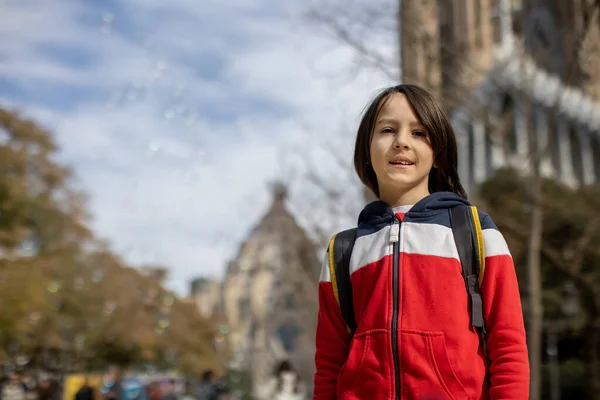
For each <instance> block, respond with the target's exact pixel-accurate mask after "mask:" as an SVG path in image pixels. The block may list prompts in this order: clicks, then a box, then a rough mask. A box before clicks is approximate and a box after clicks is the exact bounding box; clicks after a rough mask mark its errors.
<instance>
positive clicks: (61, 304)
mask: <svg viewBox="0 0 600 400" xmlns="http://www.w3.org/2000/svg"><path fill="white" fill-rule="evenodd" d="M54 309H55V310H56V311H62V310H64V309H65V301H64V300H63V299H58V300H56V301H55V302H54Z"/></svg>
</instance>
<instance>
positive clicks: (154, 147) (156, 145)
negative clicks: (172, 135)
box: [148, 140, 161, 153]
mask: <svg viewBox="0 0 600 400" xmlns="http://www.w3.org/2000/svg"><path fill="white" fill-rule="evenodd" d="M160 147H161V144H160V142H159V141H157V140H151V141H150V143H148V151H150V152H152V153H156V152H157V151H159V150H160Z"/></svg>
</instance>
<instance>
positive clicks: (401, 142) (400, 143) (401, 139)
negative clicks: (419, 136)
mask: <svg viewBox="0 0 600 400" xmlns="http://www.w3.org/2000/svg"><path fill="white" fill-rule="evenodd" d="M408 137H409V135H408V134H407V133H406V132H403V131H400V132H398V133H396V135H395V136H394V144H393V146H394V149H396V150H400V149H408V147H409V145H408Z"/></svg>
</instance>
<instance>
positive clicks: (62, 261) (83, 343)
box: [0, 108, 220, 374]
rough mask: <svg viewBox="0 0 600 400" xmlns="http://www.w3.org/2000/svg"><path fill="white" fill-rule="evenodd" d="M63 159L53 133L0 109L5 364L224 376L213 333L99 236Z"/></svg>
mask: <svg viewBox="0 0 600 400" xmlns="http://www.w3.org/2000/svg"><path fill="white" fill-rule="evenodd" d="M58 150H59V149H58V147H57V146H56V144H55V143H54V140H53V136H52V134H51V133H50V132H48V131H47V130H45V129H43V128H42V127H40V126H39V125H37V124H36V123H35V122H33V121H31V120H28V119H25V118H23V117H21V116H20V115H19V114H18V113H16V112H12V111H9V110H5V109H2V108H0V311H1V312H0V357H2V358H4V359H5V360H9V361H11V362H15V361H16V360H17V356H20V358H21V359H22V358H23V357H24V358H25V360H26V361H27V363H26V364H27V365H28V366H31V367H41V368H50V369H66V370H71V369H79V370H84V369H88V368H105V367H106V366H107V365H109V364H118V365H122V366H133V365H139V364H141V363H144V362H153V363H155V364H157V365H162V366H164V367H179V368H180V369H183V370H185V371H189V372H192V373H196V374H199V373H200V372H201V371H202V370H203V369H205V368H207V367H211V368H212V369H215V370H219V369H220V366H219V363H218V359H217V353H216V349H215V348H214V346H213V340H214V337H215V330H214V327H213V326H212V324H211V323H210V322H209V321H207V320H205V319H203V318H202V317H201V316H200V315H199V313H198V312H197V311H196V310H195V308H194V306H193V304H188V303H187V302H185V301H183V300H180V299H178V298H177V297H176V296H175V295H174V294H173V293H171V292H169V291H167V290H165V289H164V288H163V286H162V283H163V282H162V280H161V279H156V276H154V275H155V274H154V275H152V274H148V275H145V274H143V273H142V272H141V271H140V270H138V269H135V268H132V267H130V266H128V265H126V263H125V262H124V261H123V260H121V259H120V257H118V256H117V255H115V254H113V253H112V252H111V251H110V249H109V246H108V245H107V244H106V243H103V242H102V241H101V240H99V239H98V238H96V237H95V236H94V235H93V233H92V231H91V229H90V228H89V226H88V220H89V216H88V213H87V210H86V208H85V195H84V194H83V193H81V192H79V191H77V190H76V189H75V188H74V182H73V180H72V172H71V170H70V169H69V168H68V167H65V166H63V165H61V164H60V163H58V162H56V161H55V160H56V153H57V152H58ZM159 269H160V268H159ZM157 270H158V269H157V268H154V269H152V270H151V271H150V272H156V271H157ZM163 271H164V269H163ZM163 275H164V273H163ZM163 278H164V276H163Z"/></svg>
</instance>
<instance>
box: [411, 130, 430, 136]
mask: <svg viewBox="0 0 600 400" xmlns="http://www.w3.org/2000/svg"><path fill="white" fill-rule="evenodd" d="M413 135H415V136H421V137H427V132H425V131H414V132H413Z"/></svg>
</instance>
